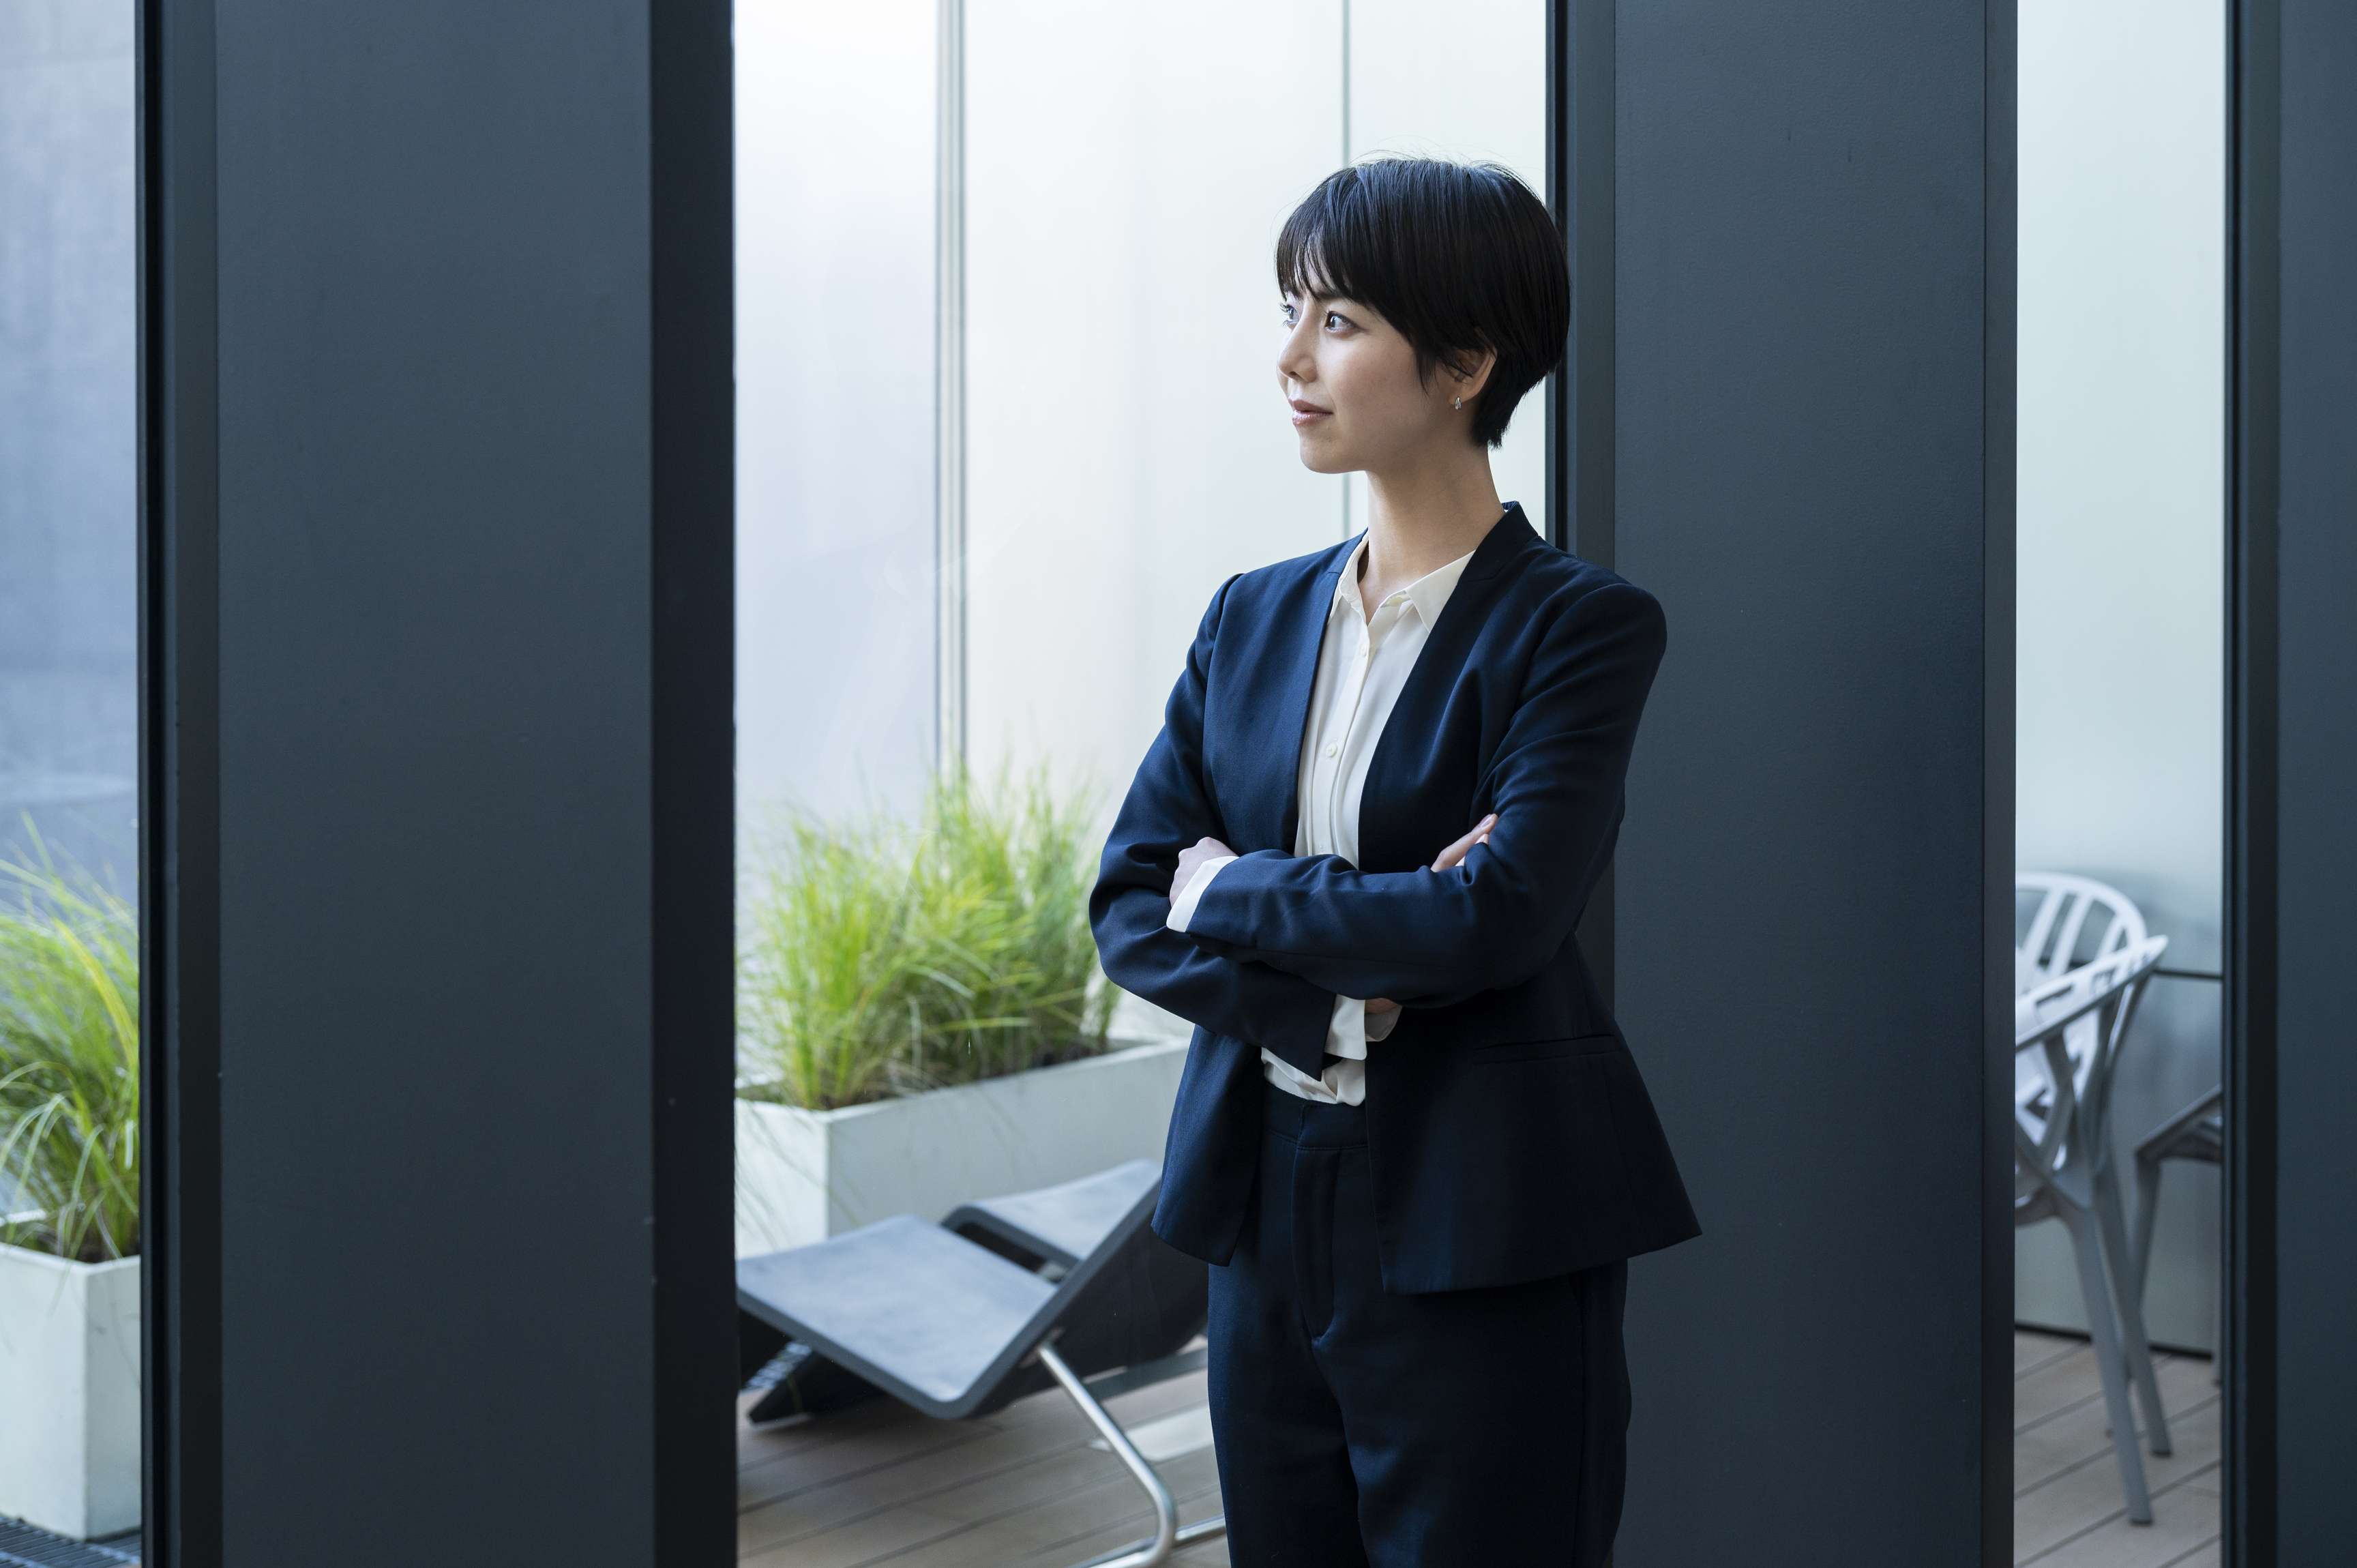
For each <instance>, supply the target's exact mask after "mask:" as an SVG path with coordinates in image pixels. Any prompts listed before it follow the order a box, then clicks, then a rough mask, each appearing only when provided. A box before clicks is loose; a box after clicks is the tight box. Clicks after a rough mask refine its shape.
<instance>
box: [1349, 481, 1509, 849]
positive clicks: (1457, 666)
mask: <svg viewBox="0 0 2357 1568" xmlns="http://www.w3.org/2000/svg"><path fill="white" fill-rule="evenodd" d="M1539 543H1540V540H1539V537H1538V535H1537V533H1536V532H1534V531H1533V530H1532V528H1531V525H1530V520H1529V518H1528V516H1527V515H1526V514H1525V513H1524V512H1523V509H1522V508H1521V507H1520V506H1518V505H1515V504H1513V503H1512V502H1509V503H1507V508H1506V513H1505V515H1504V516H1503V517H1501V518H1500V519H1499V520H1498V521H1497V522H1496V524H1495V525H1493V526H1492V527H1491V530H1490V532H1488V533H1486V534H1484V535H1483V536H1482V539H1481V542H1480V544H1479V545H1478V546H1476V547H1475V549H1474V551H1473V559H1472V560H1470V561H1469V562H1467V563H1466V564H1465V574H1464V575H1463V576H1461V577H1459V578H1458V580H1457V587H1456V589H1455V591H1453V592H1452V593H1450V595H1449V596H1448V603H1447V604H1446V605H1444V606H1442V607H1441V610H1440V618H1439V619H1438V620H1437V621H1436V622H1435V623H1434V624H1433V626H1432V628H1431V629H1430V630H1429V631H1427V632H1426V635H1425V641H1424V647H1423V648H1422V649H1421V650H1419V651H1418V652H1417V654H1416V656H1415V668H1414V669H1412V670H1410V671H1408V675H1407V680H1406V681H1405V682H1404V683H1403V684H1402V685H1401V687H1400V693H1399V699H1398V701H1397V702H1396V703H1394V704H1393V707H1392V711H1391V716H1390V717H1388V718H1387V719H1385V720H1384V721H1383V734H1382V735H1380V736H1377V737H1376V739H1375V752H1374V755H1373V756H1372V757H1369V758H1368V759H1367V780H1366V785H1365V788H1364V789H1361V792H1360V799H1359V867H1360V869H1361V870H1364V871H1412V870H1414V869H1415V867H1417V866H1419V865H1428V864H1429V863H1430V862H1431V860H1432V857H1433V856H1434V855H1435V854H1438V853H1439V852H1440V850H1441V848H1442V847H1443V846H1444V845H1446V844H1448V843H1449V842H1450V841H1452V840H1454V839H1455V838H1457V837H1458V835H1459V834H1461V833H1463V832H1465V830H1466V829H1468V828H1469V827H1471V826H1472V825H1473V817H1472V809H1471V808H1472V806H1473V803H1474V802H1473V799H1472V796H1473V789H1474V785H1475V783H1476V780H1475V779H1474V776H1473V773H1474V768H1473V765H1474V762H1475V760H1476V758H1477V757H1478V756H1479V754H1480V746H1481V734H1480V727H1481V719H1482V715H1481V714H1480V713H1479V712H1478V711H1475V709H1476V708H1477V707H1478V704H1470V703H1469V704H1464V705H1462V706H1461V707H1460V709H1459V711H1458V712H1454V713H1452V712H1451V711H1450V710H1449V698H1450V697H1451V696H1453V695H1454V694H1455V693H1457V691H1458V686H1459V683H1460V680H1459V678H1460V677H1461V676H1462V675H1463V674H1464V671H1465V667H1466V663H1467V661H1468V660H1469V659H1470V658H1471V657H1472V654H1473V650H1474V648H1475V647H1476V645H1477V644H1478V643H1479V642H1480V639H1481V632H1482V630H1483V628H1485V627H1486V626H1487V625H1488V624H1489V619H1490V608H1491V605H1493V604H1494V603H1495V602H1496V601H1497V597H1498V595H1499V593H1500V591H1501V589H1502V588H1503V587H1504V585H1506V584H1507V583H1509V582H1511V581H1512V573H1511V572H1510V571H1509V568H1510V567H1512V566H1513V565H1515V564H1518V563H1519V562H1520V561H1521V560H1522V558H1523V553H1525V552H1526V551H1529V550H1533V549H1535V548H1537V547H1538V545H1539ZM1329 591H1330V590H1329Z"/></svg>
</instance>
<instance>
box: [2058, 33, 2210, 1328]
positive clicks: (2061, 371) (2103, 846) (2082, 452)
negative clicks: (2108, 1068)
mask: <svg viewBox="0 0 2357 1568" xmlns="http://www.w3.org/2000/svg"><path fill="white" fill-rule="evenodd" d="M2224 37H2225V33H2224V21H2223V16H2222V9H2221V5H2220V0H2072V3H2070V4H2067V5H2066V4H2051V3H2050V4H2040V5H2023V6H2022V7H2021V14H2020V144H2019V145H2020V248H2019V252H2018V255H2019V263H2020V371H2019V375H2020V380H2019V441H2020V446H2019V458H2018V468H2017V481H2018V518H2019V547H2020V589H2019V596H2018V608H2019V616H2020V621H2019V626H2020V631H2019V642H2018V668H2019V682H2018V693H2017V694H2018V702H2019V710H2018V715H2019V716H2018V741H2019V759H2020V760H2019V767H2018V775H2017V780H2018V789H2019V807H2018V817H2017V824H2016V826H2017V832H2018V839H2019V859H2020V864H2021V865H2022V866H2024V867H2025V868H2048V869H2063V870H2072V871H2078V872H2083V873H2085V874H2087V875H2093V876H2097V877H2100V878H2102V879H2104V880H2105V881H2108V882H2112V883H2114V884H2115V885H2116V886H2119V887H2120V888H2121V889H2122V890H2123V891H2125V892H2126V893H2127V894H2128V895H2129V896H2130V897H2133V898H2134V899H2136V902H2137V903H2138V904H2139V905H2140V906H2141V907H2142V908H2143V910H2144V913H2145V917H2146V919H2147V922H2148V923H2149V924H2150V926H2151V927H2152V929H2155V930H2157V931H2160V932H2165V933H2166V934H2167V935H2168V936H2169V952H2168V954H2167V956H2166V957H2165V958H2164V959H2163V964H2164V965H2165V966H2166V967H2168V968H2170V969H2178V970H2189V971H2195V972H2201V973H2204V974H2208V975H2213V976H2214V975H2215V974H2216V973H2217V972H2218V970H2219V964H2220V954H2219V909H2220V886H2219V843H2220V837H2221V812H2222V796H2221V792H2220V775H2221V768H2222V751H2221V736H2220V725H2221V723H2222V656H2221V649H2220V638H2221V636H2222V605H2223V595H2224V585H2223V581H2222V568H2221V552H2222V547H2223V546H2222V530H2223V513H2222V501H2221V485H2222V467H2221V464H2222V449H2223V448H2222V443H2223V438H2224V421H2225V411H2224V405H2223V402H2222V360H2221V354H2222V349H2221V344H2222V335H2223V320H2224V317H2223V314H2222V311H2223V305H2222V301H2223V289H2224V272H2223V263H2224V217H2223V199H2224V184H2223V181H2224V154H2225V140H2224V114H2225V107H2224V100H2223V91H2222V84H2223V81H2224V71H2225V62H2224V58H2223V52H2222V51H2223V46H2224ZM2218 1004H2219V987H2218V984H2217V983H2216V982H2215V981H2214V980H2194V979H2170V978H2162V979H2158V980H2156V981H2154V982H2153V983H2152V984H2151V985H2150V987H2149V988H2148V989H2147V993H2146V998H2145V1001H2144V1003H2143V1005H2142V1007H2141V1009H2140V1011H2139V1015H2138V1019H2137V1023H2136V1029H2135V1031H2134V1033H2133V1034H2132V1036H2130V1040H2129V1056H2128V1058H2127V1059H2126V1061H2125V1063H2124V1065H2123V1068H2122V1072H2121V1081H2120V1084H2119V1088H2118V1090H2117V1097H2116V1100H2115V1115H2116V1117H2117V1120H2118V1122H2119V1124H2120V1130H2121V1145H2122V1154H2123V1157H2125V1156H2126V1154H2127V1152H2128V1150H2129V1149H2130V1148H2132V1146H2133V1143H2134V1141H2135V1139H2136V1138H2137V1137H2139V1136H2141V1135H2142V1134H2144V1133H2147V1132H2148V1131H2150V1129H2151V1128H2152V1127H2153V1126H2154V1125H2155V1124H2156V1123H2157V1122H2159V1121H2161V1120H2162V1119H2164V1118H2165V1117H2166V1116H2168V1115H2169V1113H2171V1112H2174V1111H2176V1110H2177V1109H2178V1108H2179V1106H2181V1105H2182V1104H2184V1103H2185V1102H2187V1101H2190V1100H2191V1099H2193V1098H2194V1097H2195V1096H2196V1095H2197V1094H2199V1093H2201V1091H2202V1090H2205V1089H2207V1088H2209V1087H2210V1086H2212V1084H2214V1083H2216V1081H2217V1079H2218V1043H2219V1034H2218ZM2216 1205H2217V1185H2216V1181H2215V1177H2214V1173H2213V1172H2212V1171H2210V1170H2208V1169H2206V1168H2201V1167H2188V1166H2182V1165H2180V1166H2177V1167H2174V1168H2172V1169H2171V1170H2170V1172H2169V1175H2168V1176H2167V1177H2166V1180H2165V1185H2164V1187H2163V1191H2162V1197H2161V1220H2160V1224H2161V1230H2160V1238H2159V1241H2158V1247H2157V1253H2158V1255H2157V1260H2156V1262H2155V1268H2154V1273H2155V1277H2154V1280H2153V1283H2152V1288H2151V1292H2150V1294H2149V1297H2148V1302H2147V1306H2148V1311H2149V1314H2150V1321H2149V1325H2148V1326H2149V1327H2150V1328H2151V1330H2152V1332H2153V1335H2154V1337H2156V1338H2157V1339H2159V1340H2162V1341H2165V1342H2168V1343H2173V1344H2179V1345H2189V1346H2201V1347H2207V1346H2208V1345H2210V1344H2211V1343H2212V1334H2213V1325H2212V1316H2213V1313H2212V1292H2213V1289H2214V1285H2215V1280H2216V1268H2217V1261H2218V1235H2217V1228H2216V1222H2215V1221H2216ZM2018 1257H2019V1262H2020V1273H2019V1290H2018V1310H2019V1312H2020V1314H2021V1316H2023V1318H2024V1319H2025V1320H2028V1321H2032V1322H2040V1323H2052V1324H2061V1325H2066V1326H2078V1325H2081V1324H2083V1321H2084V1320H2083V1314H2082V1312H2081V1309H2080V1306H2079V1294H2078V1288H2077V1285H2076V1283H2075V1277H2074V1275H2073V1274H2072V1267H2071V1262H2070V1250H2069V1246H2068V1243H2067V1242H2066V1241H2065V1240H2064V1239H2063V1237H2062V1234H2061V1228H2060V1227H2059V1226H2055V1225H2044V1226H2039V1227H2034V1228H2032V1229H2030V1230H2026V1231H2024V1232H2022V1234H2021V1237H2020V1243H2019V1249H2018Z"/></svg>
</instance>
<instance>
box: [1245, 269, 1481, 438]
mask: <svg viewBox="0 0 2357 1568" xmlns="http://www.w3.org/2000/svg"><path fill="white" fill-rule="evenodd" d="M1278 314H1279V317H1280V318H1281V320H1282V322H1283V326H1284V331H1285V340H1284V342H1283V344H1282V345H1281V346H1280V347H1279V349H1278V350H1277V356H1276V376H1277V383H1278V386H1279V388H1280V389H1281V390H1282V392H1283V393H1284V395H1285V397H1286V401H1287V402H1288V403H1290V404H1291V405H1292V414H1293V428H1294V430H1295V432H1296V433H1297V434H1298V435H1299V436H1300V437H1301V462H1302V466H1303V467H1307V468H1308V469H1310V470H1311V471H1312V472H1313V473H1319V474H1343V473H1350V472H1352V471H1354V470H1358V469H1370V470H1374V471H1378V472H1381V471H1385V470H1390V469H1396V468H1398V467H1402V466H1404V465H1414V464H1415V462H1416V461H1417V459H1418V457H1419V456H1420V455H1422V454H1425V453H1428V452H1433V451H1437V450H1438V449H1440V448H1441V447H1442V446H1443V445H1444V444H1446V445H1451V446H1465V445H1467V444H1468V443H1469V441H1470V439H1471V436H1470V431H1471V428H1472V424H1471V421H1472V414H1473V409H1472V403H1473V394H1474V393H1475V392H1477V391H1478V390H1480V384H1481V382H1482V381H1485V380H1487V379H1488V365H1487V362H1486V358H1487V357H1486V356H1485V362H1484V363H1483V364H1482V365H1481V366H1480V367H1478V368H1477V369H1476V371H1475V373H1474V375H1473V376H1472V377H1470V378H1469V379H1467V380H1463V381H1460V380H1458V378H1457V377H1456V376H1454V375H1452V374H1450V372H1449V371H1448V367H1447V366H1445V365H1444V366H1438V367H1436V368H1435V370H1434V371H1433V375H1432V381H1431V384H1430V385H1428V386H1426V385H1420V384H1418V382H1417V381H1416V375H1415V349H1413V348H1411V347H1410V346H1409V344H1408V340H1407V339H1406V338H1405V337H1403V336H1401V335H1400V333H1399V331H1398V330H1397V329H1396V328H1394V327H1393V326H1392V325H1391V323H1390V322H1388V321H1385V320H1384V319H1383V317H1381V316H1378V315H1377V314H1375V312H1374V311H1373V310H1372V309H1370V308H1369V307H1368V306H1363V305H1361V304H1359V303H1358V302H1357V301H1355V300H1351V299H1346V298H1342V297H1340V296H1337V295H1319V294H1314V293H1307V294H1287V295H1284V296H1283V298H1282V300H1281V301H1280V302H1279V306H1278ZM1453 397H1461V398H1463V399H1464V400H1465V404H1466V406H1465V407H1463V408H1461V409H1459V408H1451V407H1450V406H1449V399H1451V398H1453Z"/></svg>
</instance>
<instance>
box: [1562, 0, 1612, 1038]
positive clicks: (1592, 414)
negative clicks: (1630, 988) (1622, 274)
mask: <svg viewBox="0 0 2357 1568" xmlns="http://www.w3.org/2000/svg"><path fill="white" fill-rule="evenodd" d="M1615 9H1616V5H1615V0H1550V4H1549V5H1548V7H1547V41H1548V49H1547V59H1548V66H1547V206H1548V208H1549V209H1550V210H1551V211H1553V212H1554V213H1555V220H1556V221H1557V223H1558V224H1560V225H1561V227H1562V229H1563V236H1564V247H1565V249H1566V252H1568V253H1569V256H1570V261H1571V312H1572V327H1571V342H1570V345H1569V347H1568V348H1567V349H1566V353H1565V356H1564V363H1563V368H1562V369H1561V370H1559V371H1556V372H1555V374H1554V375H1553V376H1551V377H1549V378H1548V387H1549V390H1550V392H1551V393H1552V394H1553V400H1554V401H1553V404H1552V409H1551V413H1552V419H1551V421H1550V423H1549V424H1548V426H1547V485H1548V489H1547V528H1548V530H1549V533H1550V537H1551V539H1552V540H1553V542H1555V544H1557V545H1560V546H1561V547H1562V548H1564V549H1566V550H1568V551H1570V552H1571V553H1573V554H1575V555H1577V556H1580V557H1582V558H1584V559H1586V560H1589V561H1593V562H1595V563H1597V564H1598V565H1602V566H1609V565H1611V564H1612V561H1613V551H1612V494H1613V491H1612V484H1613V471H1614V457H1615V454H1614V417H1613V403H1612V386H1613V347H1612V345H1613V314H1614V303H1613V300H1614V289H1613V282H1612V265H1613V257H1614V240H1613V221H1612V200H1613V194H1612V193H1613V178H1614V168H1613V155H1612V133H1613V123H1614V118H1615V111H1614V107H1613V70H1614V68H1613V52H1612V34H1613V15H1614V11H1615ZM1612 878H1613V869H1612V867H1611V866H1609V865H1607V866H1606V867H1605V868H1604V875H1602V876H1601V877H1600V878H1598V881H1597V885H1596V889H1595V891H1594V892H1593V893H1592V894H1590V895H1589V897H1588V900H1587V911H1586V912H1585V913H1584V914H1583V915H1582V916H1581V917H1580V921H1579V946H1580V952H1581V956H1582V957H1584V958H1585V959H1586V960H1587V968H1588V972H1589V973H1591V974H1593V975H1594V976H1595V977H1596V983H1597V988H1598V990H1599V991H1601V992H1602V993H1603V994H1604V1001H1605V1004H1606V1005H1607V1006H1609V1005H1610V1004H1611V1002H1612V989H1613V976H1612V968H1613V965H1612V898H1613V894H1612Z"/></svg>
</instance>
